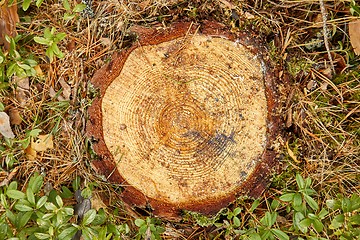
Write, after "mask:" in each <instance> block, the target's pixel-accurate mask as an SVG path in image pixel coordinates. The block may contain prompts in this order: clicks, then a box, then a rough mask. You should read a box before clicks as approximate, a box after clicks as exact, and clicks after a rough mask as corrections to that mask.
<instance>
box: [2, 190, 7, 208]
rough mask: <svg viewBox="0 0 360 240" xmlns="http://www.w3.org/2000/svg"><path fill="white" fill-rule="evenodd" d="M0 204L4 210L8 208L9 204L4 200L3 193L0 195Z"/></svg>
mask: <svg viewBox="0 0 360 240" xmlns="http://www.w3.org/2000/svg"><path fill="white" fill-rule="evenodd" d="M0 202H1V206H3V207H4V208H9V204H8V202H7V200H6V197H5V195H4V194H3V193H1V194H0Z"/></svg>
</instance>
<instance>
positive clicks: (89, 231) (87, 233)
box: [82, 227, 96, 240]
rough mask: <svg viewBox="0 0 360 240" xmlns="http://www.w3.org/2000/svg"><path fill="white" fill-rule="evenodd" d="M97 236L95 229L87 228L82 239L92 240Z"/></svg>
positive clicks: (83, 231)
mask: <svg viewBox="0 0 360 240" xmlns="http://www.w3.org/2000/svg"><path fill="white" fill-rule="evenodd" d="M95 236H96V232H95V230H94V229H92V228H90V227H85V228H84V229H82V237H83V238H84V240H92V239H93V238H94V237H95Z"/></svg>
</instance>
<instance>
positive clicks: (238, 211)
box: [233, 207, 241, 216]
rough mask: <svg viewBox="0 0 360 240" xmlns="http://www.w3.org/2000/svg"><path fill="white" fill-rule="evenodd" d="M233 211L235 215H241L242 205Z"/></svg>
mask: <svg viewBox="0 0 360 240" xmlns="http://www.w3.org/2000/svg"><path fill="white" fill-rule="evenodd" d="M233 213H234V216H237V215H239V214H240V213H241V208H240V207H237V208H235V209H234V211H233Z"/></svg>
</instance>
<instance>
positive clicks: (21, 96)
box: [13, 76, 30, 106]
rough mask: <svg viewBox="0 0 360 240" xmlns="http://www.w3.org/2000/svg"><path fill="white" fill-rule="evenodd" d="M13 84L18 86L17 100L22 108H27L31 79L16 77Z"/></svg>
mask: <svg viewBox="0 0 360 240" xmlns="http://www.w3.org/2000/svg"><path fill="white" fill-rule="evenodd" d="M13 82H14V83H15V84H16V96H15V97H16V100H18V101H19V103H20V106H25V105H26V103H27V101H28V99H29V93H30V83H29V78H27V77H17V76H14V77H13Z"/></svg>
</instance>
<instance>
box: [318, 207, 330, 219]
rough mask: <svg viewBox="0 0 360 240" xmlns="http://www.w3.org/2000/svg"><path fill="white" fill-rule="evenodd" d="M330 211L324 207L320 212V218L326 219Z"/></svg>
mask: <svg viewBox="0 0 360 240" xmlns="http://www.w3.org/2000/svg"><path fill="white" fill-rule="evenodd" d="M328 213H329V211H327V210H326V209H325V208H323V209H321V211H320V212H319V214H318V216H319V218H320V219H324V218H325V217H326V215H327V214H328Z"/></svg>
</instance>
